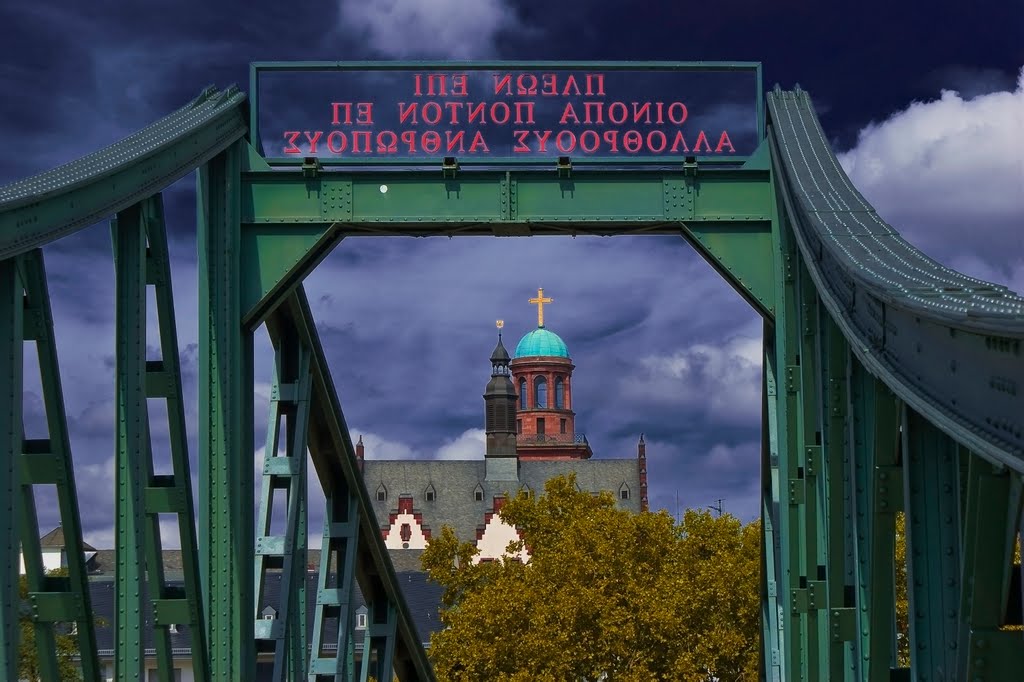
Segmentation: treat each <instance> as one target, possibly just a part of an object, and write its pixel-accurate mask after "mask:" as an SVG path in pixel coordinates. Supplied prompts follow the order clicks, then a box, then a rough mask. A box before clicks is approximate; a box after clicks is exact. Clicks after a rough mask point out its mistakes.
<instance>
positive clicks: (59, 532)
mask: <svg viewBox="0 0 1024 682" xmlns="http://www.w3.org/2000/svg"><path fill="white" fill-rule="evenodd" d="M64 544H65V543H64V527H63V526H57V527H56V528H54V529H53V530H51V531H50V532H49V533H47V534H46V535H44V536H43V537H41V538H39V545H40V547H42V548H43V549H64ZM82 551H84V552H95V551H96V548H95V547H93V546H92V545H90V544H89V543H88V542H85V541H84V540H83V541H82Z"/></svg>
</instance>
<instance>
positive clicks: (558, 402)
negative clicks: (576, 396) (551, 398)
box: [555, 377, 565, 409]
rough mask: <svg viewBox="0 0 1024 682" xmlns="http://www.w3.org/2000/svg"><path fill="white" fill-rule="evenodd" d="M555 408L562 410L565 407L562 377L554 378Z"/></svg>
mask: <svg viewBox="0 0 1024 682" xmlns="http://www.w3.org/2000/svg"><path fill="white" fill-rule="evenodd" d="M555 407H557V408H558V409H562V408H564V407H565V381H563V380H562V377H555Z"/></svg>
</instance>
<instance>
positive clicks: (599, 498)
mask: <svg viewBox="0 0 1024 682" xmlns="http://www.w3.org/2000/svg"><path fill="white" fill-rule="evenodd" d="M501 516H502V518H503V519H504V520H505V521H506V522H508V523H510V524H512V525H514V526H515V527H516V528H517V529H519V531H520V535H521V541H520V542H521V543H524V544H525V546H526V547H527V548H528V549H529V550H530V552H531V559H530V563H529V564H528V565H523V564H521V563H519V562H518V561H515V560H508V561H505V562H482V563H479V564H473V563H472V558H473V556H474V554H475V552H476V550H475V547H474V545H473V544H472V543H468V542H467V543H460V542H459V541H458V539H457V538H456V537H455V535H454V534H453V533H452V532H451V530H450V529H444V530H443V531H442V532H441V533H440V534H439V535H438V536H436V537H435V538H434V539H433V540H432V541H431V543H430V545H429V546H428V548H427V550H426V552H425V553H424V556H423V566H424V568H425V569H426V570H427V571H429V573H430V577H431V579H432V580H434V581H436V582H438V583H440V584H441V585H442V586H443V587H444V588H445V594H444V597H443V602H444V605H445V607H446V608H445V610H444V612H443V613H442V622H443V624H444V625H445V626H446V629H444V630H442V631H440V632H437V633H435V634H434V635H433V637H432V638H431V652H430V654H431V657H432V659H433V661H434V666H435V670H436V672H437V674H438V678H439V679H441V680H452V681H456V680H483V679H486V680H506V681H513V680H515V681H518V680H552V681H556V682H562V681H564V680H598V679H603V680H607V681H608V682H615V681H618V680H623V681H627V682H628V681H633V680H637V681H640V680H700V681H702V682H703V681H706V680H711V679H713V678H718V679H720V680H723V681H724V680H745V679H756V678H757V669H758V654H759V646H758V644H759V635H760V590H759V567H760V555H759V552H760V524H759V523H757V522H755V523H753V524H750V525H748V526H746V527H744V526H742V524H740V522H739V521H738V520H737V519H735V518H733V517H731V516H729V515H724V516H722V517H719V518H714V517H712V516H711V515H710V514H708V513H703V512H696V511H689V512H687V513H686V515H685V517H684V519H683V520H682V523H681V524H678V525H677V524H675V523H674V520H673V519H672V517H671V516H669V515H668V514H667V513H665V512H659V513H643V514H633V513H631V512H627V511H623V510H620V509H618V508H616V506H615V500H614V498H613V497H612V496H611V495H609V494H602V495H591V494H589V493H582V492H579V491H578V490H577V489H576V485H575V481H574V479H573V478H572V477H561V478H556V479H552V480H551V481H549V482H548V484H547V485H546V486H545V494H544V495H543V496H541V497H536V498H534V497H530V496H527V495H524V494H520V495H518V496H517V497H515V498H514V499H511V500H510V501H509V502H508V503H507V504H506V505H505V506H504V508H503V509H502V511H501ZM517 544H518V543H512V545H510V549H514V548H515V545H517ZM602 675H603V676H604V677H602Z"/></svg>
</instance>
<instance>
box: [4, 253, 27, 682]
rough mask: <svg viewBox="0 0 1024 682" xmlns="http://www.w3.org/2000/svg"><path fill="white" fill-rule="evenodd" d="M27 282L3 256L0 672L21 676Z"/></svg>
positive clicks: (9, 260) (6, 676) (13, 264)
mask: <svg viewBox="0 0 1024 682" xmlns="http://www.w3.org/2000/svg"><path fill="white" fill-rule="evenodd" d="M23 291H24V288H23V285H22V282H21V278H20V277H19V276H18V266H17V262H16V261H15V259H13V258H6V259H3V260H0V397H2V400H0V438H3V443H2V448H3V449H2V450H0V457H2V461H0V496H2V498H3V501H2V502H0V505H2V509H0V511H2V513H0V542H2V543H3V553H2V554H0V556H2V565H0V570H3V575H0V646H2V649H0V674H2V675H3V677H4V679H8V680H15V679H17V678H18V634H19V631H20V627H19V625H18V614H19V612H20V603H19V602H20V598H19V595H18V520H19V517H20V514H19V513H18V498H19V486H20V479H21V476H19V471H18V469H19V466H18V464H19V462H18V458H17V457H16V456H15V453H20V452H21V441H22V435H21V434H22V426H21V411H22V383H23V382H22V362H23V361H22V358H23V355H24V350H23V342H22V334H23V329H24V315H25V312H24V302H23V301H24V293H23Z"/></svg>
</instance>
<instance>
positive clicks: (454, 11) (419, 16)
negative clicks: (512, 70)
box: [340, 0, 518, 59]
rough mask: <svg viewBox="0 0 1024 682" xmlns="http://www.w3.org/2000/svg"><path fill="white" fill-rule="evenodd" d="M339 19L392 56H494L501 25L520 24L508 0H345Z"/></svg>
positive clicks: (344, 26) (456, 57) (372, 45)
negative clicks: (373, 0)
mask: <svg viewBox="0 0 1024 682" xmlns="http://www.w3.org/2000/svg"><path fill="white" fill-rule="evenodd" d="M340 10H341V24H342V27H343V28H346V29H349V30H354V31H356V32H358V33H360V34H361V35H362V37H364V38H365V40H366V41H367V43H368V44H369V45H370V47H372V48H373V49H374V50H376V51H378V52H380V53H381V54H384V55H387V56H389V57H443V58H447V59H470V58H480V57H494V56H495V41H496V39H497V36H498V34H499V33H500V32H501V31H502V30H507V29H511V28H514V27H516V26H517V25H518V20H517V19H516V16H515V13H514V11H513V10H512V8H511V7H510V6H509V4H508V2H507V0H378V1H377V2H355V1H354V0H342V2H341V6H340Z"/></svg>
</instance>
